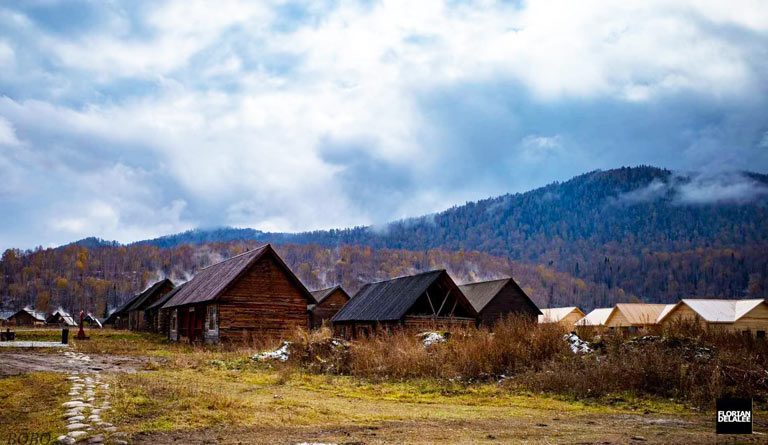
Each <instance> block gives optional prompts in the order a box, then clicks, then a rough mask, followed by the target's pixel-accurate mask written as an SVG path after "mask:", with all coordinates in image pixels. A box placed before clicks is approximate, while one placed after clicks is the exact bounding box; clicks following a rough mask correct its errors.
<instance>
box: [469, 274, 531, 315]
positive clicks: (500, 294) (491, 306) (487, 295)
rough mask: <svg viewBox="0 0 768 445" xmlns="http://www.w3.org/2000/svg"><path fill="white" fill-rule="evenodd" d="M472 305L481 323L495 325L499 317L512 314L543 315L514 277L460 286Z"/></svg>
mask: <svg viewBox="0 0 768 445" xmlns="http://www.w3.org/2000/svg"><path fill="white" fill-rule="evenodd" d="M459 289H461V292H462V293H463V294H464V295H465V296H466V297H467V299H468V300H469V302H470V303H472V307H474V308H475V311H477V313H478V314H479V318H478V320H479V323H480V324H481V325H483V326H493V325H494V324H495V323H496V322H497V321H498V320H499V319H501V318H503V317H505V316H508V315H510V314H516V315H522V316H528V317H531V318H533V319H535V318H536V317H537V316H539V315H541V314H542V313H541V311H540V310H539V307H538V306H536V303H534V302H533V301H532V300H531V299H530V297H528V295H527V294H526V293H525V291H523V289H522V288H521V287H520V286H519V285H518V284H517V283H516V282H515V280H513V279H512V278H503V279H500V280H492V281H482V282H479V283H469V284H463V285H461V286H459Z"/></svg>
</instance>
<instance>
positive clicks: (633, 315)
mask: <svg viewBox="0 0 768 445" xmlns="http://www.w3.org/2000/svg"><path fill="white" fill-rule="evenodd" d="M671 306H672V305H666V304H645V303H619V304H617V305H616V306H615V307H614V308H613V310H612V311H611V313H610V315H609V316H608V317H607V318H606V320H605V326H608V327H609V328H613V329H616V328H621V329H626V330H628V331H630V332H636V331H637V330H639V329H644V328H647V327H649V326H652V325H655V324H656V320H657V319H658V318H659V316H660V315H661V314H662V312H664V310H665V309H666V310H669V309H670V308H671Z"/></svg>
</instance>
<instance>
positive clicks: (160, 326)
mask: <svg viewBox="0 0 768 445" xmlns="http://www.w3.org/2000/svg"><path fill="white" fill-rule="evenodd" d="M185 284H187V283H183V284H180V285H178V286H176V287H174V288H173V290H172V291H170V292H168V293H167V294H165V295H163V296H162V297H160V298H159V299H158V300H157V301H155V302H154V303H152V304H151V305H149V307H147V313H148V314H149V319H150V324H151V325H152V326H151V328H150V329H151V330H152V332H157V333H158V334H163V335H165V336H166V337H167V336H168V335H169V329H170V326H171V317H170V311H168V310H164V309H163V306H165V303H167V302H168V301H169V300H170V299H171V298H173V296H174V295H176V293H177V292H178V291H180V290H181V288H182V287H184V285H185Z"/></svg>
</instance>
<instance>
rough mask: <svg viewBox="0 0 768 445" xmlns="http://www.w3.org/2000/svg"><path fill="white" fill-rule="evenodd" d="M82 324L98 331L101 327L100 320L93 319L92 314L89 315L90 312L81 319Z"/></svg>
mask: <svg viewBox="0 0 768 445" xmlns="http://www.w3.org/2000/svg"><path fill="white" fill-rule="evenodd" d="M83 322H84V323H87V324H88V327H89V328H92V329H100V328H102V327H103V326H102V324H101V320H99V319H98V318H96V317H94V316H93V314H91V313H90V312H89V313H87V314H85V317H83Z"/></svg>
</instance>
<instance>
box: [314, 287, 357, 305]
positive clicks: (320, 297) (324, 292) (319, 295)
mask: <svg viewBox="0 0 768 445" xmlns="http://www.w3.org/2000/svg"><path fill="white" fill-rule="evenodd" d="M336 289H339V290H341V291H342V292H343V293H344V295H346V296H347V299H349V294H348V293H347V291H345V290H344V288H343V287H341V286H331V287H328V288H325V289H318V290H312V291H309V293H310V294H312V296H313V297H314V298H315V301H317V304H320V303H322V302H323V301H325V299H326V298H328V297H330V296H331V294H332V293H334V292H335V291H336Z"/></svg>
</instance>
